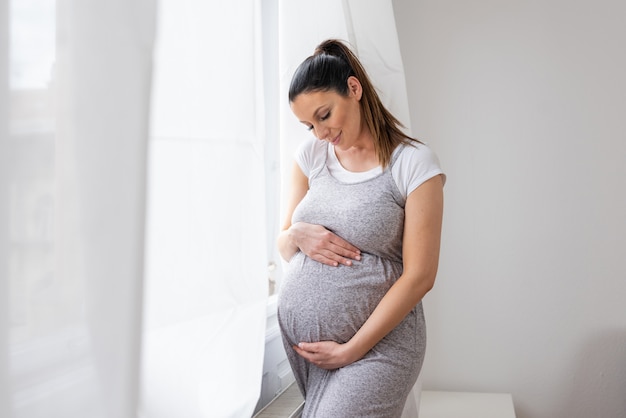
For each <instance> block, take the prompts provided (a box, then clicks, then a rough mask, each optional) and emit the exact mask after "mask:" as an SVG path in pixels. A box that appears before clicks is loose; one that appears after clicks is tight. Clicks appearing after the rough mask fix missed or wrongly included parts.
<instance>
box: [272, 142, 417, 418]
mask: <svg viewBox="0 0 626 418" xmlns="http://www.w3.org/2000/svg"><path fill="white" fill-rule="evenodd" d="M404 147H405V146H404V145H400V146H399V147H398V148H397V149H396V150H395V152H394V155H393V157H392V161H391V163H390V164H389V166H388V167H387V168H386V169H385V170H384V171H383V172H382V173H381V174H379V175H378V176H376V177H374V178H371V179H368V180H365V181H362V182H358V183H342V182H340V181H338V180H336V179H335V178H334V177H332V176H331V175H330V173H329V171H328V168H327V166H326V165H325V166H324V168H323V169H322V170H320V171H319V174H317V175H315V176H314V177H312V178H309V191H308V192H307V194H306V196H305V197H304V199H303V200H302V201H301V202H300V204H299V205H298V207H297V208H296V210H295V212H294V215H293V217H292V222H293V223H296V222H307V223H312V224H319V225H323V226H324V227H326V228H327V229H329V230H330V231H332V232H334V233H336V234H337V235H339V236H340V237H343V238H344V239H346V240H347V241H348V242H350V243H352V244H353V245H355V246H356V247H357V248H359V249H360V250H361V261H354V263H353V265H352V266H343V265H340V266H338V267H331V266H327V265H325V264H322V263H319V262H317V261H315V260H313V259H311V258H309V257H307V256H306V255H305V254H304V253H302V252H298V253H296V254H295V255H294V256H293V258H292V259H291V260H290V262H289V268H288V269H287V272H286V275H285V278H284V280H283V285H282V288H281V291H280V296H279V303H278V317H279V324H280V327H281V331H282V336H283V341H284V344H285V350H286V351H287V356H288V358H289V361H290V363H291V368H292V370H293V372H294V374H295V377H296V381H297V383H298V385H299V387H300V390H301V392H302V393H303V395H304V397H305V408H304V413H303V416H304V417H315V418H333V417H341V418H348V417H358V418H365V417H385V418H387V417H400V415H401V414H402V409H403V406H404V403H405V401H406V397H407V395H408V394H409V392H410V390H411V388H412V387H413V384H414V383H415V381H416V379H417V376H418V374H419V371H420V368H421V366H422V361H423V359H424V353H425V349H426V328H425V323H424V313H423V310H422V304H421V302H420V303H419V304H418V305H417V306H416V307H415V308H414V309H413V310H412V311H411V312H410V313H409V315H407V317H406V318H404V320H403V321H402V322H401V323H400V324H399V325H398V326H397V327H396V328H395V329H393V330H392V331H391V332H390V333H389V334H388V335H387V336H386V337H385V338H383V339H382V340H381V341H380V342H379V343H378V344H376V346H374V348H372V350H370V351H369V352H368V353H367V354H366V355H365V357H363V358H362V359H361V360H359V361H357V362H355V363H352V364H350V365H348V366H346V367H342V368H340V369H336V370H332V371H328V370H324V369H320V368H318V367H316V366H315V365H313V364H310V363H309V362H307V361H306V360H304V359H303V358H302V357H300V356H299V355H298V354H297V353H296V352H295V351H294V350H293V349H292V346H293V345H297V344H298V343H299V342H317V341H329V340H330V341H336V342H338V343H345V342H347V341H348V340H350V338H351V337H352V336H353V335H354V334H355V333H356V332H357V331H358V330H359V328H360V327H361V326H362V325H363V323H364V322H365V321H366V320H367V318H368V317H369V316H370V314H371V313H372V312H373V311H374V309H375V308H376V306H377V305H378V303H379V301H380V300H381V299H382V297H383V296H384V295H385V293H386V292H387V290H388V289H389V288H390V287H391V285H393V284H394V283H395V281H396V280H397V279H398V277H399V276H400V275H401V274H402V233H403V226H404V205H405V198H404V197H403V196H402V195H401V194H400V192H399V190H398V188H397V186H396V183H395V181H394V179H393V177H392V174H391V167H392V166H393V164H394V163H395V161H396V159H397V157H398V155H399V152H401V151H402V149H403V148H404Z"/></svg>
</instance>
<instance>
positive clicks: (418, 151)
mask: <svg viewBox="0 0 626 418" xmlns="http://www.w3.org/2000/svg"><path fill="white" fill-rule="evenodd" d="M398 151H399V152H400V155H399V156H398V158H397V160H396V161H395V163H394V164H393V167H392V168H391V173H392V175H393V178H394V180H395V182H396V184H397V185H398V189H399V190H400V192H401V193H402V195H403V196H404V197H405V198H406V197H407V196H408V195H409V194H411V192H412V191H413V190H415V189H417V188H418V187H419V186H420V185H421V184H422V183H424V182H425V181H426V180H429V179H431V178H433V177H435V176H437V175H439V174H441V175H442V176H443V181H444V184H445V181H446V176H445V174H444V172H443V170H442V169H441V165H440V163H439V158H438V157H437V155H436V154H435V153H434V152H433V150H432V149H431V148H430V147H429V146H428V145H426V144H422V143H415V144H411V145H404V146H402V148H401V149H399V150H398Z"/></svg>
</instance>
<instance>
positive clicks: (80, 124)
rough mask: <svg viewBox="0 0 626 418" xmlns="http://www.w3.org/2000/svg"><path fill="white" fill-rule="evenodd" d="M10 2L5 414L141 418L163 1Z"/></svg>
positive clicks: (3, 256)
mask: <svg viewBox="0 0 626 418" xmlns="http://www.w3.org/2000/svg"><path fill="white" fill-rule="evenodd" d="M2 10H3V12H2V13H0V17H1V18H3V24H2V28H3V29H2V30H3V31H4V30H5V28H9V29H8V31H9V36H8V37H7V38H8V41H7V42H6V43H4V42H2V44H1V45H0V48H1V49H2V52H1V53H0V54H1V55H2V57H3V59H2V61H1V63H2V64H6V65H3V71H2V72H0V74H1V75H3V76H4V75H7V77H2V79H3V81H5V80H9V88H8V94H7V95H6V96H5V95H2V97H3V99H2V100H4V98H5V97H6V99H7V103H6V108H5V107H4V106H3V107H2V108H3V112H2V116H3V118H2V123H1V124H0V129H2V134H3V135H2V151H5V150H6V151H7V152H6V153H4V152H3V153H2V154H3V156H4V158H6V161H3V163H4V162H6V165H5V164H2V165H3V170H2V172H1V177H2V178H1V180H0V185H1V189H0V195H1V196H0V202H1V206H2V210H1V212H0V217H1V219H0V223H1V224H2V225H9V227H8V230H7V234H6V235H5V234H4V233H3V234H2V237H3V238H2V246H0V260H2V262H1V263H0V267H1V268H2V278H3V280H2V283H3V288H2V289H1V290H2V294H1V296H2V299H3V301H4V302H7V303H2V310H3V315H2V316H1V317H2V318H5V317H6V318H7V320H6V321H4V320H2V321H0V326H1V327H2V330H1V331H0V333H1V334H2V335H3V336H4V339H2V340H0V343H2V351H0V354H2V364H7V367H6V369H7V374H6V381H5V382H2V383H3V384H2V386H0V399H2V400H3V402H0V403H1V404H2V408H4V410H2V411H1V412H2V416H3V417H12V418H21V417H24V418H38V417H42V418H44V417H45V418H57V417H58V418H73V417H76V418H79V417H80V418H83V417H86V416H89V417H95V418H97V417H106V418H110V417H115V418H118V417H119V418H122V417H124V418H127V417H131V416H135V414H136V409H137V404H138V402H137V398H138V380H139V353H140V342H141V338H140V335H141V332H140V331H141V305H142V277H143V255H144V251H143V247H144V222H145V216H144V211H145V183H146V154H147V138H148V114H149V104H150V101H149V98H150V78H151V66H152V43H153V37H154V11H155V10H154V3H153V2H152V1H151V0H142V1H137V2H130V3H129V2H126V1H122V0H111V1H107V2H98V1H92V0H58V1H56V2H54V1H41V2H12V3H11V7H10V8H8V9H7V8H6V3H5V2H3V3H2ZM7 10H8V12H7ZM5 13H6V14H5ZM5 17H6V20H4V18H5ZM4 22H7V23H8V24H7V25H5V24H4ZM112 28H113V29H114V30H112ZM55 39H56V45H55V43H54V40H55ZM42 41H43V42H42ZM48 42H49V44H48ZM5 69H7V70H8V71H7V72H5V71H4V70H5ZM7 73H8V74H7ZM5 109H7V110H6V111H5ZM2 232H4V231H2ZM3 376H4V374H3ZM4 400H6V402H4Z"/></svg>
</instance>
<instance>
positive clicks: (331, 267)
mask: <svg viewBox="0 0 626 418" xmlns="http://www.w3.org/2000/svg"><path fill="white" fill-rule="evenodd" d="M289 101H290V104H291V109H292V111H293V113H294V115H295V116H296V117H297V118H298V120H299V121H300V122H302V123H303V124H304V125H305V126H306V127H307V128H308V129H309V130H310V131H312V133H313V135H314V136H315V138H311V139H310V140H308V141H306V142H305V143H303V144H302V146H301V147H300V148H299V151H298V153H297V155H296V162H295V164H294V167H293V172H292V179H291V190H290V196H289V199H288V208H287V211H286V215H287V217H286V222H285V224H284V226H283V230H282V232H281V233H280V235H279V238H278V247H279V250H280V253H281V255H282V257H283V258H284V259H285V260H288V262H289V265H288V269H287V272H286V275H285V278H284V281H283V286H282V288H281V291H280V297H279V305H278V306H279V307H278V315H279V322H280V326H281V330H282V334H283V341H284V342H285V348H286V350H287V355H288V358H289V361H290V363H291V367H292V369H293V372H294V375H295V377H296V381H297V383H298V385H299V387H300V390H301V391H302V394H303V395H304V397H305V407H304V415H303V416H304V417H317V418H332V417H341V418H345V417H359V418H363V417H399V416H400V415H401V413H402V409H403V406H404V403H405V401H406V398H407V395H408V394H409V392H410V390H411V388H412V387H413V385H414V383H415V381H416V379H417V376H418V374H419V371H420V369H421V366H422V361H423V359H424V352H425V348H426V329H425V323H424V314H423V310H422V303H421V300H422V298H423V297H424V295H425V294H426V293H427V292H428V291H429V290H430V289H431V288H432V287H433V284H434V281H435V276H436V273H437V266H438V262H439V244H440V236H441V223H442V213H443V184H444V181H445V176H444V174H443V173H442V171H441V168H440V166H439V162H438V159H437V157H436V155H435V154H434V153H433V152H432V151H431V150H430V148H429V147H428V146H426V145H425V144H423V143H421V142H419V141H417V140H415V139H413V138H410V137H408V136H406V135H405V134H404V133H403V132H402V130H401V125H400V123H399V121H398V120H397V119H396V118H395V117H394V116H393V115H392V114H391V113H390V112H389V111H388V110H387V109H385V107H384V106H383V105H382V102H381V101H380V98H379V97H378V95H377V93H376V91H375V89H374V87H373V86H372V84H371V82H370V80H369V78H368V76H367V74H366V73H365V70H364V69H363V67H362V65H361V63H360V62H359V61H358V59H357V57H356V56H355V55H354V53H353V52H352V51H351V50H350V49H349V48H348V47H347V45H345V44H344V43H343V42H341V41H338V40H327V41H325V42H323V43H322V44H320V45H319V46H318V47H317V48H316V50H315V53H314V55H312V56H311V57H309V58H307V59H306V60H305V61H304V62H303V63H302V64H301V65H300V66H299V67H298V69H297V70H296V72H295V74H294V76H293V79H292V81H291V86H290V89H289Z"/></svg>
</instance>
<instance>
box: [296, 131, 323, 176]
mask: <svg viewBox="0 0 626 418" xmlns="http://www.w3.org/2000/svg"><path fill="white" fill-rule="evenodd" d="M327 148H328V146H327V143H326V142H325V141H320V140H318V139H316V138H307V139H306V140H305V141H303V142H302V143H301V144H300V146H299V147H298V149H297V151H296V156H295V158H296V162H297V163H298V165H299V166H300V169H301V170H302V172H303V173H304V174H305V175H306V176H307V177H311V175H312V174H314V173H316V172H317V171H318V170H320V169H321V168H322V167H323V166H324V163H325V162H326V153H327Z"/></svg>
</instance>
